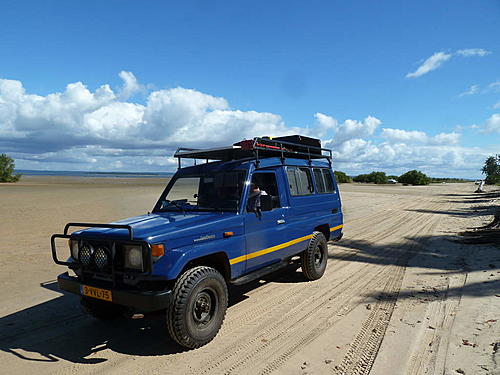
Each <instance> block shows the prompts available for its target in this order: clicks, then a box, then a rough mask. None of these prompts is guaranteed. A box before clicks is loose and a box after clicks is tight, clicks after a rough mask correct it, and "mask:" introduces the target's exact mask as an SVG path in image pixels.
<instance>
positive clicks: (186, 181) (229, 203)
mask: <svg viewBox="0 0 500 375" xmlns="http://www.w3.org/2000/svg"><path fill="white" fill-rule="evenodd" d="M244 183H245V171H231V172H214V173H204V174H199V175H189V176H181V177H179V178H177V179H176V180H175V181H174V184H173V185H172V186H171V188H170V189H169V190H168V192H167V194H166V195H165V196H163V197H162V198H160V202H159V205H158V210H159V211H237V210H238V208H239V205H240V199H241V193H242V191H243V185H244Z"/></svg>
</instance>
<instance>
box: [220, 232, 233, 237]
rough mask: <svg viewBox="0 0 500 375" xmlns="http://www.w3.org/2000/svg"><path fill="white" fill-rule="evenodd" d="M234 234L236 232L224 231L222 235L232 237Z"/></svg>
mask: <svg viewBox="0 0 500 375" xmlns="http://www.w3.org/2000/svg"><path fill="white" fill-rule="evenodd" d="M233 234H234V232H224V233H223V234H222V235H223V236H224V238H228V237H231V236H232V235H233Z"/></svg>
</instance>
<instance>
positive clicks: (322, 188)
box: [313, 168, 326, 194]
mask: <svg viewBox="0 0 500 375" xmlns="http://www.w3.org/2000/svg"><path fill="white" fill-rule="evenodd" d="M313 173H314V179H315V180H316V190H317V191H318V193H319V194H322V193H326V185H325V180H324V178H323V172H322V170H321V169H319V168H314V169H313Z"/></svg>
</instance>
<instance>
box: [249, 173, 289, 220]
mask: <svg viewBox="0 0 500 375" xmlns="http://www.w3.org/2000/svg"><path fill="white" fill-rule="evenodd" d="M251 184H252V185H251V186H250V195H249V198H248V202H247V212H252V209H253V206H252V202H251V200H252V199H253V197H254V196H255V193H258V192H259V190H260V192H261V194H266V195H270V196H271V198H272V200H273V208H278V207H281V203H280V197H279V190H278V184H277V182H276V174H275V173H274V172H257V173H254V174H253V176H252V182H251ZM254 184H255V185H254ZM254 186H255V187H257V188H258V190H252V187H254Z"/></svg>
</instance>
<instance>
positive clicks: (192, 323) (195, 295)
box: [167, 266, 228, 349]
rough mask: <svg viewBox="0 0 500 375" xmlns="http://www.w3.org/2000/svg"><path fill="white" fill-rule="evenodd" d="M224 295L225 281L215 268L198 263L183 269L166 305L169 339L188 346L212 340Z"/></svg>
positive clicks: (223, 309)
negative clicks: (168, 303) (171, 297)
mask: <svg viewBox="0 0 500 375" xmlns="http://www.w3.org/2000/svg"><path fill="white" fill-rule="evenodd" d="M227 295H228V293H227V285H226V281H225V280H224V278H223V277H222V275H221V274H220V273H219V272H218V271H217V270H216V269H214V268H211V267H205V266H199V267H194V268H191V269H189V270H187V271H186V272H184V273H183V274H182V275H181V276H180V277H179V279H178V280H177V281H176V283H175V286H174V291H173V301H172V304H171V305H170V306H169V308H168V309H167V327H168V332H169V334H170V336H171V337H172V339H174V340H175V341H176V342H177V343H179V344H180V345H182V346H184V347H186V348H189V349H194V348H199V347H200V346H203V345H205V344H207V343H209V342H210V341H212V339H213V338H214V337H215V336H216V335H217V333H218V332H219V329H220V327H221V326H222V322H223V321H224V317H225V315H226V310H227Z"/></svg>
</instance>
